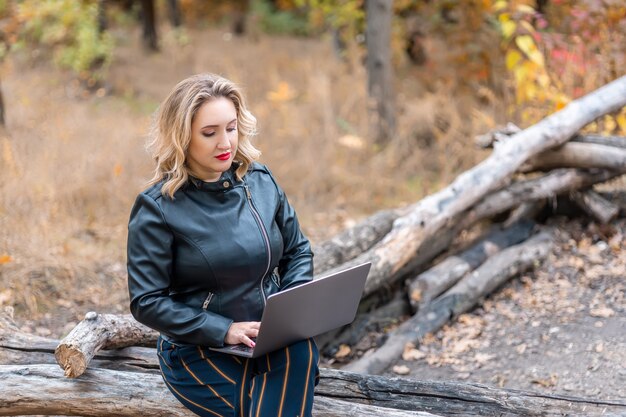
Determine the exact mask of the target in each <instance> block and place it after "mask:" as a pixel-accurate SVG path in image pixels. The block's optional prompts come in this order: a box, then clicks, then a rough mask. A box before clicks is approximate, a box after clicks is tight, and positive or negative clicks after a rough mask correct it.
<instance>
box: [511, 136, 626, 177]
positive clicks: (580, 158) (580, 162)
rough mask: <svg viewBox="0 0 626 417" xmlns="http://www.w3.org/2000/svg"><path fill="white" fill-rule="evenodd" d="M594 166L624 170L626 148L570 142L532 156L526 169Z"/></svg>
mask: <svg viewBox="0 0 626 417" xmlns="http://www.w3.org/2000/svg"><path fill="white" fill-rule="evenodd" d="M563 167H567V168H589V169H591V168H593V169H609V170H616V171H622V172H624V171H625V169H624V167H626V149H623V148H618V147H615V146H608V145H599V144H596V143H580V142H568V143H566V144H564V145H563V146H560V147H558V148H555V149H550V150H548V151H545V152H542V153H541V154H539V155H537V156H535V157H534V158H532V159H531V160H530V161H529V163H528V166H527V167H524V168H523V170H524V171H534V170H549V169H553V168H563Z"/></svg>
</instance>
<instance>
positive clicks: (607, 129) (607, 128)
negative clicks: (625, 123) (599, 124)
mask: <svg viewBox="0 0 626 417" xmlns="http://www.w3.org/2000/svg"><path fill="white" fill-rule="evenodd" d="M602 121H603V122H604V123H603V124H604V129H602V133H605V134H609V135H610V134H612V133H613V132H614V131H615V129H616V128H617V122H616V121H615V119H614V118H613V117H611V116H609V115H606V116H604V118H603V119H602Z"/></svg>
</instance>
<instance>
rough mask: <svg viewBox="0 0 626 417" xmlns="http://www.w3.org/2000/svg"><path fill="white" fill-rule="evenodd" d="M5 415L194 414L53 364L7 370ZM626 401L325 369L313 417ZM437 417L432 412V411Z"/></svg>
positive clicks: (586, 407)
mask: <svg viewBox="0 0 626 417" xmlns="http://www.w3.org/2000/svg"><path fill="white" fill-rule="evenodd" d="M0 381H2V386H3V389H2V390H1V391H0V416H16V415H77V416H92V417H100V416H108V415H115V416H129V417H130V416H137V415H150V416H174V417H183V416H185V417H186V416H192V415H194V414H193V413H191V412H190V411H188V410H186V409H185V408H183V406H182V405H181V404H180V403H179V402H178V401H177V400H176V399H175V398H174V396H172V395H171V394H170V393H169V391H168V390H167V388H166V387H165V384H164V383H163V380H162V378H161V376H160V375H156V374H142V375H141V377H140V378H138V377H137V374H135V373H132V372H120V371H113V370H108V369H97V368H96V369H89V370H88V371H87V372H86V373H85V374H84V375H83V376H82V377H81V378H78V379H68V378H64V377H62V376H61V375H60V373H59V372H58V368H56V367H55V366H53V365H28V366H23V365H3V366H0ZM624 412H626V403H625V402H623V401H612V400H598V401H595V400H590V399H584V398H577V397H566V396H560V395H542V394H539V393H534V392H527V391H519V390H505V389H497V388H490V387H487V386H484V385H480V384H466V383H454V382H437V381H415V380H410V379H404V378H385V377H380V376H371V375H368V376H363V375H358V374H353V373H349V372H343V371H337V370H322V375H321V381H320V384H319V385H318V386H317V388H316V391H315V403H314V405H313V415H314V416H316V417H322V416H323V417H334V416H342V417H343V416H368V417H369V416H372V417H373V416H381V415H384V416H390V417H408V416H412V417H427V416H433V415H434V416H472V415H474V416H495V415H498V416H563V415H568V416H588V417H592V416H600V415H602V416H604V415H621V414H623V413H624ZM429 413H431V414H429Z"/></svg>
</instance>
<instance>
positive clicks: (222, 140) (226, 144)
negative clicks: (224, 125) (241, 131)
mask: <svg viewBox="0 0 626 417" xmlns="http://www.w3.org/2000/svg"><path fill="white" fill-rule="evenodd" d="M227 133H228V132H226V131H224V132H220V135H219V142H218V143H217V146H218V147H219V148H220V149H228V148H230V140H228V134H227Z"/></svg>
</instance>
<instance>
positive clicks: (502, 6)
mask: <svg viewBox="0 0 626 417" xmlns="http://www.w3.org/2000/svg"><path fill="white" fill-rule="evenodd" d="M506 7H507V2H506V1H504V0H499V1H497V2H496V3H495V4H494V5H493V10H494V11H495V12H499V11H500V10H504V9H506Z"/></svg>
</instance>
